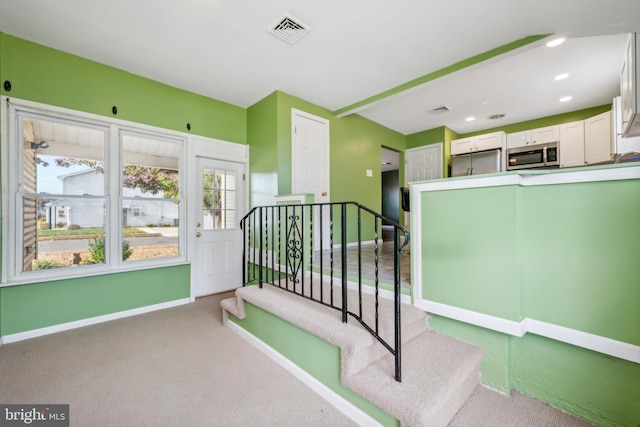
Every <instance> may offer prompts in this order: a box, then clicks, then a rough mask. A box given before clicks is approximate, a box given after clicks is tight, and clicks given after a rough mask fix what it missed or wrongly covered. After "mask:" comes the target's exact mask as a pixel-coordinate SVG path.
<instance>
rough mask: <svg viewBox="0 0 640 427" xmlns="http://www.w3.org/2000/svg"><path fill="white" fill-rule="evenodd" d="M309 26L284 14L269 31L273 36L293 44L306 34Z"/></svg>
mask: <svg viewBox="0 0 640 427" xmlns="http://www.w3.org/2000/svg"><path fill="white" fill-rule="evenodd" d="M310 30H311V28H310V27H309V26H307V25H305V24H302V23H300V21H297V22H296V20H294V19H293V18H291V17H289V16H285V17H284V18H283V19H282V20H281V21H280V22H279V23H278V24H276V25H275V26H274V27H273V28H270V29H269V32H270V33H271V34H273V35H274V36H276V37H278V38H280V39H282V40H284V41H286V42H287V43H290V44H294V43H295V42H297V41H298V40H300V39H301V38H302V36H304V35H305V34H307V33H308V32H309V31H310Z"/></svg>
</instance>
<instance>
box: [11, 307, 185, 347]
mask: <svg viewBox="0 0 640 427" xmlns="http://www.w3.org/2000/svg"><path fill="white" fill-rule="evenodd" d="M189 301H190V299H189V298H182V299H179V300H174V301H168V302H163V303H160V304H154V305H148V306H145V307H139V308H133V309H131V310H125V311H119V312H117V313H110V314H105V315H102V316H96V317H90V318H88V319H82V320H76V321H73V322H68V323H61V324H59V325H53V326H47V327H45V328H40V329H33V330H31V331H26V332H18V333H16V334H11V335H5V336H3V337H0V344H1V343H2V342H3V341H4V343H5V344H9V343H13V342H18V341H23V340H28V339H30V338H36V337H40V336H43V335H49V334H55V333H56V332H62V331H68V330H70V329H76V328H82V327H84V326H90V325H95V324H98V323H102V322H108V321H110V320H116V319H123V318H125V317H131V316H136V315H138V314H144V313H149V312H152V311H156V310H163V309H165V308H171V307H176V306H179V305H183V304H188V303H189Z"/></svg>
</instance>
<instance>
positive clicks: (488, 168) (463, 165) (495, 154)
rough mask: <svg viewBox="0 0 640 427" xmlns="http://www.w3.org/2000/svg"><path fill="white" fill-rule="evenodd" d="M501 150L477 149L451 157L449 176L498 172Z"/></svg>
mask: <svg viewBox="0 0 640 427" xmlns="http://www.w3.org/2000/svg"><path fill="white" fill-rule="evenodd" d="M500 155H501V150H500V149H496V150H487V151H478V152H476V153H470V154H460V155H457V156H452V157H451V176H464V175H480V174H483V173H496V172H500V169H501V168H500Z"/></svg>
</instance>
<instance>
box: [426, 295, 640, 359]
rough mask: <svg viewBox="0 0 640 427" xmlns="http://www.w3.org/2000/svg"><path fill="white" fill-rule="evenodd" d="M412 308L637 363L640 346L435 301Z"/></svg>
mask: <svg viewBox="0 0 640 427" xmlns="http://www.w3.org/2000/svg"><path fill="white" fill-rule="evenodd" d="M414 304H415V306H416V307H419V308H421V309H423V310H425V311H426V312H428V313H432V314H437V315H439V316H443V317H448V318H450V319H455V320H459V321H461V322H465V323H469V324H472V325H476V326H481V327H483V328H487V329H492V330H494V331H498V332H502V333H505V334H509V335H514V336H517V337H522V336H523V335H524V334H526V333H527V332H530V333H532V334H536V335H540V336H543V337H547V338H551V339H554V340H556V341H561V342H564V343H567V344H571V345H575V346H577V347H582V348H586V349H589V350H593V351H597V352H599V353H603V354H608V355H610V356H614V357H617V358H619V359H624V360H628V361H630V362H635V363H640V346H637V345H634V344H629V343H626V342H623V341H617V340H613V339H611V338H607V337H603V336H600V335H595V334H590V333H588V332H583V331H579V330H576V329H571V328H567V327H564V326H560V325H556V324H553V323H547V322H542V321H540V320H535V319H530V318H528V317H525V318H524V319H522V320H521V321H520V322H516V321H514V320H507V319H503V318H501V317H496V316H490V315H488V314H484V313H478V312H475V311H471V310H466V309H463V308H460V307H455V306H450V305H447V304H442V303H438V302H435V301H429V300H422V299H420V300H419V299H416V300H415V301H414Z"/></svg>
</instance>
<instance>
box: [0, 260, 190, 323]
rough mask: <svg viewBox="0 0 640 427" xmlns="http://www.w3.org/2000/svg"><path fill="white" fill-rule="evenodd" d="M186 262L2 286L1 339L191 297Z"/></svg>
mask: <svg viewBox="0 0 640 427" xmlns="http://www.w3.org/2000/svg"><path fill="white" fill-rule="evenodd" d="M190 268H191V267H190V266H189V265H188V264H185V265H179V266H173V267H163V268H157V269H151V270H138V271H134V272H128V273H116V274H105V275H102V276H92V277H84V278H77V279H68V280H56V281H50V282H43V283H34V284H30V285H20V286H9V287H4V288H0V295H1V299H0V320H1V322H2V323H1V324H2V330H1V331H0V332H1V334H2V335H10V334H16V333H19V332H25V331H30V330H33V329H39V328H44V327H47V326H52V325H58V324H63V323H67V322H73V321H76V320H81V319H87V318H91V317H96V316H102V315H106V314H110V313H117V312H120V311H125V310H131V309H135V308H139V307H144V306H148V305H153V304H160V303H164V302H168V301H174V300H178V299H183V298H189V290H190V284H189V276H190Z"/></svg>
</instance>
